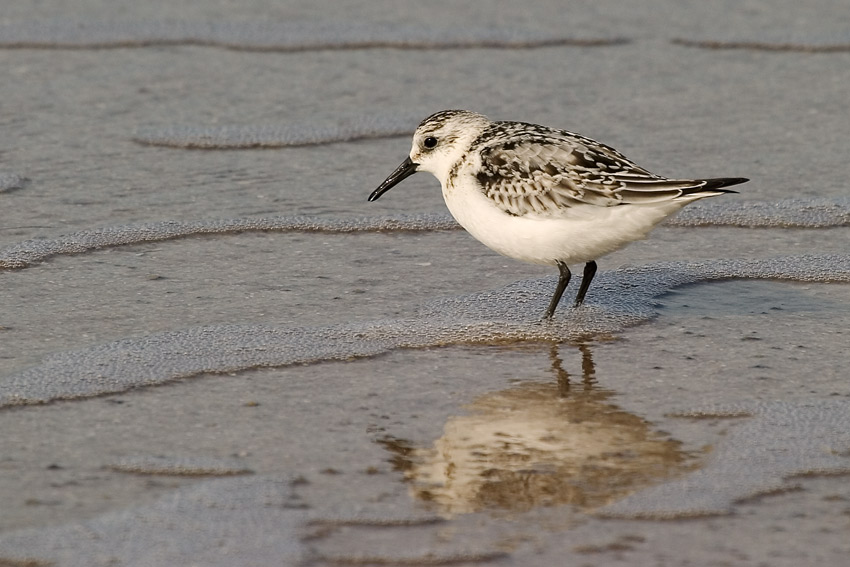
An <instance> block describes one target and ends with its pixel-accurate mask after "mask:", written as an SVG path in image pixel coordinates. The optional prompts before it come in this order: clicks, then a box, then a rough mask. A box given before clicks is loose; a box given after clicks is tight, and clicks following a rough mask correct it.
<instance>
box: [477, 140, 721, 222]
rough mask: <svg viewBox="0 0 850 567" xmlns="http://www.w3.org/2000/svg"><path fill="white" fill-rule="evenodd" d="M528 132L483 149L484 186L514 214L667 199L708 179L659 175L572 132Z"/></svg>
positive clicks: (694, 189) (693, 189)
mask: <svg viewBox="0 0 850 567" xmlns="http://www.w3.org/2000/svg"><path fill="white" fill-rule="evenodd" d="M525 134H526V135H515V136H510V137H503V138H502V139H500V140H491V141H490V142H489V143H487V144H486V145H484V146H483V147H482V148H481V149H480V155H481V170H480V171H479V172H478V174H477V179H478V182H479V183H480V184H481V189H482V191H483V192H484V193H485V194H486V195H487V196H488V197H489V198H491V199H492V200H493V201H494V203H495V204H496V205H497V206H498V207H499V208H501V209H502V210H503V211H505V212H507V213H509V214H512V215H516V216H523V215H528V214H536V215H540V216H562V215H563V214H564V213H565V212H566V210H568V209H569V208H571V207H575V206H579V205H582V206H587V205H592V206H598V207H612V206H616V205H622V204H629V203H634V204H641V203H654V202H659V201H669V200H672V199H675V198H677V197H679V196H681V195H683V194H686V193H693V192H698V191H699V190H700V189H701V188H703V187H704V186H705V185H706V183H705V181H690V180H670V179H667V178H664V177H660V176H658V175H655V174H653V173H650V172H649V171H647V170H645V169H643V168H642V167H640V166H638V165H636V164H635V163H633V162H632V161H630V160H628V159H627V158H626V157H625V156H623V155H622V154H620V153H619V152H618V151H617V150H615V149H613V148H611V147H608V146H606V145H604V144H600V143H599V142H596V141H594V140H591V139H589V138H585V137H583V136H579V135H577V134H572V133H570V132H565V131H550V132H547V133H546V134H545V135H544V134H542V133H540V132H534V133H533V135H529V134H531V133H525Z"/></svg>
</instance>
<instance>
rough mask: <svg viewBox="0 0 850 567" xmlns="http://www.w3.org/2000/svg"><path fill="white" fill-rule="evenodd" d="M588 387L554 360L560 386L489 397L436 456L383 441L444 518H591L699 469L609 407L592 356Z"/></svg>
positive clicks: (535, 385)
mask: <svg viewBox="0 0 850 567" xmlns="http://www.w3.org/2000/svg"><path fill="white" fill-rule="evenodd" d="M579 350H580V352H581V355H582V364H581V367H582V374H581V382H578V381H576V382H573V380H572V377H571V376H570V374H569V373H568V372H567V371H566V370H564V367H563V362H562V360H561V358H560V357H559V353H558V346H557V345H553V347H552V348H551V351H550V355H549V356H550V359H551V362H552V370H553V373H554V375H555V378H556V380H555V381H552V380H549V381H547V382H539V381H528V382H522V383H520V384H519V385H517V386H515V387H512V388H509V389H507V390H502V391H500V392H495V393H488V394H485V395H483V396H481V397H479V398H477V399H476V400H474V401H473V402H472V403H471V404H469V405H468V406H467V407H466V409H467V410H468V411H469V414H468V415H460V416H454V417H451V418H449V420H448V421H447V422H446V425H445V427H444V430H443V431H444V433H443V435H442V437H440V438H439V439H437V440H436V441H434V444H433V446H432V447H430V448H422V447H415V446H412V445H411V444H409V443H406V442H404V441H403V440H400V439H394V438H385V439H383V440H382V441H381V442H382V444H383V445H384V447H385V448H386V449H387V450H389V451H390V452H391V453H392V454H393V458H392V461H393V462H394V464H395V465H396V468H397V469H399V470H401V471H403V472H404V475H405V478H406V479H407V480H408V481H409V483H410V487H411V492H412V493H413V495H414V496H415V497H416V498H418V499H421V500H424V501H427V502H428V503H430V505H432V506H434V507H435V509H436V511H438V512H440V513H443V514H445V515H453V514H462V513H469V512H477V511H481V510H509V511H517V512H522V511H527V510H530V509H531V508H534V507H537V506H553V505H563V504H568V505H572V506H574V507H575V508H576V509H579V510H592V509H594V508H598V507H601V506H604V505H606V504H609V503H611V502H613V501H616V500H618V499H620V498H622V497H624V496H626V495H627V494H629V493H631V492H634V491H636V490H638V489H640V488H644V487H646V486H649V485H652V484H656V483H658V482H660V481H662V480H664V479H667V478H669V477H671V476H674V475H675V476H678V475H680V474H683V473H684V472H686V471H689V470H692V469H693V468H694V465H693V459H691V458H689V455H687V454H686V453H684V452H683V451H682V450H681V446H680V443H679V442H677V441H675V440H671V439H669V438H667V437H665V436H664V435H662V434H660V433H656V432H654V431H652V429H651V424H650V423H648V422H647V421H645V420H643V419H642V418H640V417H638V416H636V415H633V414H630V413H627V412H625V411H623V410H622V409H620V408H619V407H617V406H616V405H614V404H612V403H610V402H609V401H608V400H609V399H610V398H611V397H612V396H613V392H611V391H609V390H605V389H602V388H600V387H599V386H598V385H597V383H596V377H595V374H596V370H595V365H594V363H593V358H592V354H591V350H590V347H589V346H587V345H580V346H579Z"/></svg>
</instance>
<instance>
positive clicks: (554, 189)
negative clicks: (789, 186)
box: [369, 110, 747, 317]
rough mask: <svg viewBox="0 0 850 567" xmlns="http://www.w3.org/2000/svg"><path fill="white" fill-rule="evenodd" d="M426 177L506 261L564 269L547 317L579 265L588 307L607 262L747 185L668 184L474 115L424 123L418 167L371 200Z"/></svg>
mask: <svg viewBox="0 0 850 567" xmlns="http://www.w3.org/2000/svg"><path fill="white" fill-rule="evenodd" d="M419 170H422V171H429V172H431V173H433V174H434V175H435V176H436V177H437V179H439V180H440V184H441V185H442V189H443V197H444V199H445V201H446V205H447V206H448V208H449V210H450V211H451V213H452V215H453V216H454V217H455V219H457V221H458V222H459V223H460V224H461V225H462V226H463V227H464V228H466V229H467V230H468V231H469V232H470V233H471V234H472V235H473V236H474V237H475V238H477V239H478V240H480V241H481V242H483V243H484V244H486V245H487V246H489V247H490V248H492V249H493V250H495V251H497V252H499V253H501V254H505V255H506V256H510V257H512V258H517V259H519V260H524V261H527V262H533V263H539V264H548V265H555V266H558V268H559V270H560V274H561V277H560V280H559V282H558V287H557V289H556V292H555V296H554V297H553V298H552V301H551V302H550V305H549V309H548V310H547V311H546V317H551V316H552V314H553V313H554V310H555V307H557V304H558V302H559V301H560V297H561V294H562V293H563V290H564V288H566V285H567V283H568V282H569V279H570V271H569V268H568V267H567V266H568V265H569V264H571V263H579V262H585V263H586V266H585V272H584V278H583V280H582V285H581V287H580V289H579V292H578V295H577V298H576V305H579V304H581V303H582V301H583V300H584V294H585V293H586V291H587V287H588V286H589V284H590V280H591V279H592V278H593V274H594V273H595V271H596V263H595V260H596V259H597V258H599V257H600V256H603V255H605V254H608V253H610V252H613V251H614V250H617V249H619V248H622V247H623V246H625V245H627V244H629V243H630V242H633V241H635V240H639V239H642V238H645V237H646V236H647V234H648V233H649V231H650V230H652V228H654V227H655V226H656V225H657V224H658V223H660V222H661V221H662V220H664V219H665V218H667V217H668V216H670V215H672V214H674V213H675V212H677V211H678V210H680V209H681V208H682V207H684V206H685V205H686V204H688V203H690V202H692V201H696V200H698V199H702V198H705V197H712V196H715V195H721V194H723V193H734V191H731V190H729V189H724V187H728V186H730V185H736V184H739V183H744V182H745V181H747V179H744V178H717V179H668V178H665V177H662V176H659V175H656V174H654V173H651V172H649V171H647V170H646V169H644V168H642V167H640V166H638V165H637V164H635V163H634V162H632V161H630V160H629V159H627V158H626V157H625V156H623V155H622V154H621V153H620V152H618V151H617V150H615V149H613V148H611V147H609V146H606V145H605V144H601V143H599V142H597V141H595V140H592V139H590V138H586V137H584V136H581V135H579V134H574V133H572V132H568V131H566V130H556V129H553V128H548V127H545V126H539V125H536V124H527V123H523V122H491V121H490V120H489V119H488V118H487V117H486V116H483V115H481V114H477V113H474V112H469V111H466V110H445V111H442V112H438V113H436V114H433V115H431V116H429V117H428V118H426V119H425V120H423V121H422V123H420V124H419V127H418V128H417V129H416V132H415V133H414V136H413V147H412V149H411V151H410V156H409V157H408V159H406V160H405V161H404V163H402V164H401V165H400V166H399V167H398V168H397V169H396V171H395V172H393V173H392V174H391V175H390V176H389V177H388V178H387V179H386V181H384V183H382V184H381V185H380V186H379V187H378V189H376V190H375V191H374V192H373V193H372V194H371V195H370V197H369V200H370V201H374V200H375V199H377V198H378V197H380V196H381V195H382V194H383V193H384V192H386V191H387V190H389V189H390V188H391V187H393V186H394V185H395V184H397V183H398V182H399V181H401V180H402V179H404V178H405V177H407V176H409V175H411V174H413V173H415V172H416V171H419Z"/></svg>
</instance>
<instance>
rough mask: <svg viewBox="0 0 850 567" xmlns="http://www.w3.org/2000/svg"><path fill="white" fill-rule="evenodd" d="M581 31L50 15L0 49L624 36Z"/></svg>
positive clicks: (475, 43)
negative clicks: (54, 18)
mask: <svg viewBox="0 0 850 567" xmlns="http://www.w3.org/2000/svg"><path fill="white" fill-rule="evenodd" d="M624 41H625V40H624V39H623V38H621V37H617V36H606V35H591V34H589V33H588V32H584V31H582V30H576V31H573V32H571V33H563V32H557V33H551V32H544V31H541V30H539V29H522V28H520V27H518V26H511V27H474V26H463V27H456V28H434V27H428V26H427V25H403V24H402V25H398V24H394V25H387V24H375V23H352V22H346V23H328V22H321V23H316V22H283V23H269V22H226V21H218V22H214V21H210V22H188V21H167V20H166V21H130V22H126V21H125V22H114V21H112V22H110V21H102V22H98V21H88V20H84V21H78V22H68V21H53V22H40V21H31V22H15V23H6V24H3V25H0V48H41V49H103V48H120V47H123V48H127V47H151V46H163V45H202V46H211V47H223V48H227V49H237V50H247V51H306V50H317V49H370V48H387V47H390V48H397V49H461V48H514V49H516V48H535V47H550V46H564V45H577V46H595V45H616V44H619V43H624Z"/></svg>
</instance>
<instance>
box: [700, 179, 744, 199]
mask: <svg viewBox="0 0 850 567" xmlns="http://www.w3.org/2000/svg"><path fill="white" fill-rule="evenodd" d="M700 181H701V184H700V185H698V186H696V187H694V188H692V189H691V190H689V191H685V193H684V194H685V195H687V194H693V193H737V191H735V190H734V189H724V187H729V186H730V185H740V184H741V183H746V182H747V181H749V179H747V178H746V177H716V178H714V179H700Z"/></svg>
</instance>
